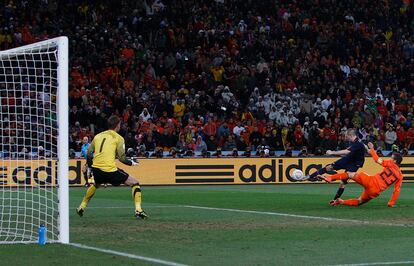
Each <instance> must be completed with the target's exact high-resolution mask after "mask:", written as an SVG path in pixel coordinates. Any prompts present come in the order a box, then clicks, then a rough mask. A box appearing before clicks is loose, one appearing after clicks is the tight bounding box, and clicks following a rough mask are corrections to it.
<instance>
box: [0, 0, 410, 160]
mask: <svg viewBox="0 0 414 266" xmlns="http://www.w3.org/2000/svg"><path fill="white" fill-rule="evenodd" d="M10 3H11V4H9V5H8V6H7V7H6V8H5V9H4V10H3V16H2V18H1V22H2V24H1V25H7V26H6V27H4V28H3V29H1V30H0V47H1V48H2V49H6V48H10V47H15V46H20V45H23V44H26V43H31V42H35V41H38V40H43V39H47V38H51V37H54V36H59V35H67V36H69V38H70V54H71V59H70V62H71V66H70V91H69V95H70V114H69V116H70V148H71V149H72V151H77V152H78V151H80V146H81V140H82V138H83V137H85V136H89V137H93V136H94V135H95V134H97V133H99V132H101V131H102V130H105V127H106V119H107V118H108V117H109V116H110V115H111V114H118V115H119V116H121V117H122V119H123V123H122V129H121V132H120V134H121V135H122V136H124V138H125V142H126V147H127V149H128V153H129V155H131V156H149V155H150V154H153V156H158V157H161V156H163V155H165V154H168V156H171V157H177V156H193V155H194V154H197V155H201V156H206V157H207V156H222V155H223V154H229V155H232V156H250V155H260V156H272V155H274V154H277V155H283V156H292V154H296V153H295V152H294V151H300V152H299V155H300V156H309V155H311V154H314V155H322V154H324V153H325V151H326V150H336V149H342V148H346V147H347V143H346V142H345V140H344V134H343V132H345V130H346V129H347V128H351V127H355V128H357V129H358V133H359V137H360V138H361V139H362V140H364V141H368V140H369V141H374V142H375V144H376V146H377V147H378V148H379V149H380V150H395V149H402V150H404V153H407V152H408V151H407V150H410V149H412V148H413V147H412V146H413V141H414V126H413V125H412V120H413V93H412V92H413V89H414V74H413V73H414V71H413V70H414V38H413V37H412V31H413V27H414V23H413V8H412V3H411V2H410V1H381V2H377V1H362V0H361V1H357V0H354V1H352V0H350V1H334V0H330V1H323V0H320V1H268V0H263V1H235V0H233V1H229V0H217V1H208V0H206V1H189V0H175V1H173V0H170V1H168V0H163V1H160V0H155V1H153V0H146V1H121V2H120V3H118V2H115V1H88V2H83V1H71V2H69V3H65V4H62V3H59V4H56V1H40V2H29V1H17V2H10ZM39 5H40V6H39ZM21 148H25V147H21ZM207 151H209V152H207Z"/></svg>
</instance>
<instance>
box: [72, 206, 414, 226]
mask: <svg viewBox="0 0 414 266" xmlns="http://www.w3.org/2000/svg"><path fill="white" fill-rule="evenodd" d="M148 208H149V209H151V208H190V209H200V210H210V211H226V212H237V213H252V214H261V215H271V216H283V217H292V218H300V219H312V220H322V221H329V222H343V223H354V224H366V225H381V226H392V227H414V224H401V223H384V222H375V221H364V220H356V219H342V218H333V217H323V216H311V215H300V214H291V213H283V212H265V211H253V210H241V209H227V208H214V207H204V206H195V205H173V204H171V205H154V206H148ZM71 209H76V208H71ZM88 209H133V208H132V207H116V206H102V207H88Z"/></svg>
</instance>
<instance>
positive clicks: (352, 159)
mask: <svg viewBox="0 0 414 266" xmlns="http://www.w3.org/2000/svg"><path fill="white" fill-rule="evenodd" d="M345 137H346V140H347V141H350V142H351V145H350V146H349V147H348V148H347V149H345V150H340V151H327V152H326V154H327V155H337V156H343V157H342V158H341V159H339V160H337V161H336V162H334V163H332V164H328V165H327V166H325V167H323V168H321V169H319V170H318V171H316V172H314V173H313V174H311V175H310V176H308V178H307V179H308V180H310V181H316V180H318V175H323V174H325V173H327V172H330V171H333V170H345V172H343V173H336V174H334V175H332V176H333V177H338V178H337V179H340V180H341V184H340V186H339V188H338V191H337V192H336V195H335V197H334V199H333V200H332V201H331V203H332V202H333V201H334V200H336V199H337V198H339V197H341V195H342V193H344V190H345V186H346V184H347V183H348V181H347V179H346V178H352V177H353V176H354V175H355V173H356V172H357V171H358V169H359V168H361V167H363V166H364V162H365V145H364V144H363V143H362V142H361V141H360V140H359V139H358V137H357V136H356V133H355V129H348V130H347V131H346V135H345Z"/></svg>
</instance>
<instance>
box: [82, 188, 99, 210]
mask: <svg viewBox="0 0 414 266" xmlns="http://www.w3.org/2000/svg"><path fill="white" fill-rule="evenodd" d="M95 191H96V187H95V185H92V186H90V187H89V188H88V190H87V191H86V195H85V197H83V200H82V203H81V204H80V206H79V208H81V209H83V210H84V209H85V208H86V205H88V203H89V201H90V200H91V199H92V197H93V195H95Z"/></svg>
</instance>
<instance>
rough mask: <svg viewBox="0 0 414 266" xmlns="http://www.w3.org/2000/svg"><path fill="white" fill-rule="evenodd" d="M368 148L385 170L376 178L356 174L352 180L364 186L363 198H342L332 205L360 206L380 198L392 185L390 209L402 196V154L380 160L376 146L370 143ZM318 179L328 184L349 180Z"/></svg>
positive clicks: (339, 178) (320, 176) (323, 177)
mask: <svg viewBox="0 0 414 266" xmlns="http://www.w3.org/2000/svg"><path fill="white" fill-rule="evenodd" d="M366 148H367V150H369V153H370V154H371V155H372V158H373V159H374V161H375V162H376V163H378V164H380V165H381V166H382V167H384V169H383V170H382V171H381V172H380V173H378V174H376V175H374V176H370V175H368V174H366V173H364V172H360V173H357V174H355V175H354V176H353V177H352V178H351V179H352V180H354V181H355V182H356V183H358V184H360V185H361V186H363V187H364V192H362V194H361V196H359V198H357V199H347V200H343V199H341V198H338V199H336V200H335V201H334V202H333V204H332V205H348V206H359V205H362V204H364V203H366V202H368V201H370V200H372V199H374V198H376V197H378V196H379V195H380V194H381V193H382V192H383V191H384V190H386V189H387V188H388V187H390V186H391V185H392V184H395V185H394V193H393V194H392V197H391V199H390V200H389V201H388V207H394V206H395V205H394V204H395V202H396V200H397V199H398V196H399V195H400V188H401V184H402V181H403V175H402V173H401V170H400V167H399V165H400V164H401V162H402V156H401V154H400V153H398V152H394V153H393V154H392V156H391V159H388V160H383V159H381V158H379V157H378V155H377V153H376V152H375V150H374V144H372V143H371V142H370V143H368V147H366ZM368 148H369V149H368ZM318 177H319V178H321V179H323V180H325V181H326V182H328V183H330V182H332V181H334V180H341V179H348V177H341V176H338V177H336V176H329V177H325V176H322V175H319V176H318Z"/></svg>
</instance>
